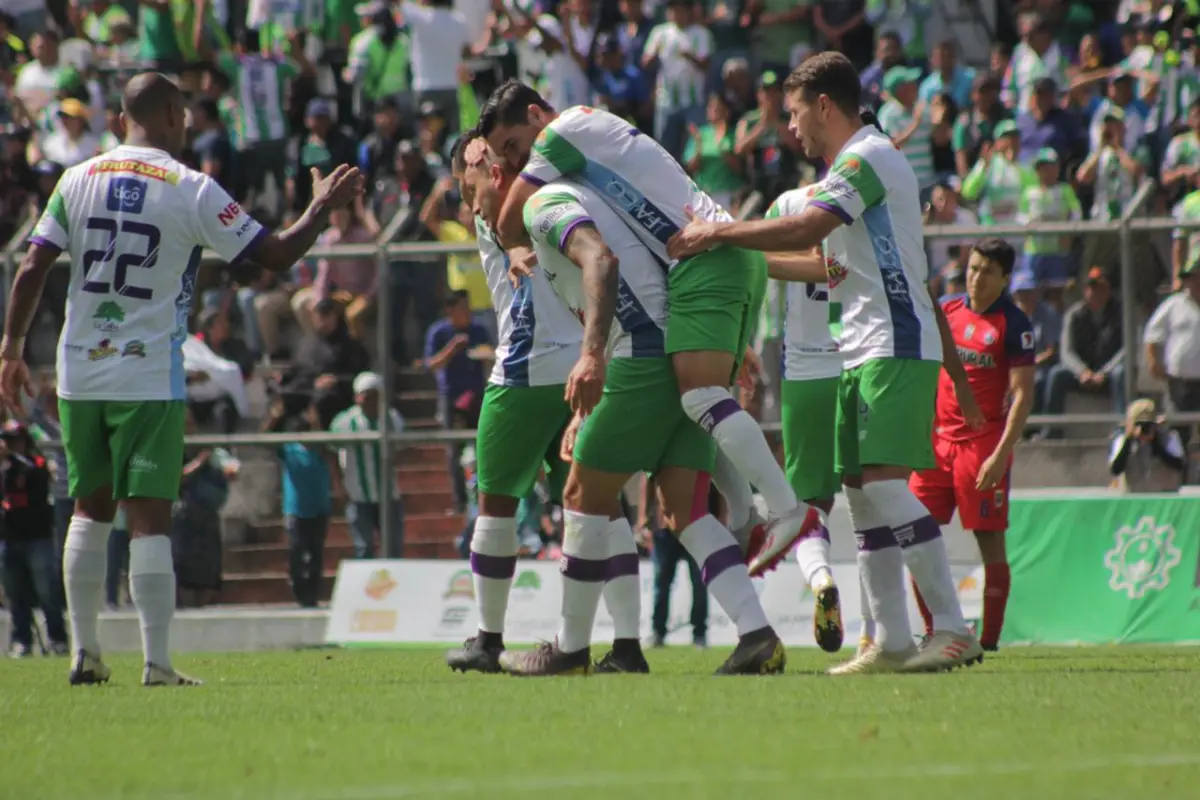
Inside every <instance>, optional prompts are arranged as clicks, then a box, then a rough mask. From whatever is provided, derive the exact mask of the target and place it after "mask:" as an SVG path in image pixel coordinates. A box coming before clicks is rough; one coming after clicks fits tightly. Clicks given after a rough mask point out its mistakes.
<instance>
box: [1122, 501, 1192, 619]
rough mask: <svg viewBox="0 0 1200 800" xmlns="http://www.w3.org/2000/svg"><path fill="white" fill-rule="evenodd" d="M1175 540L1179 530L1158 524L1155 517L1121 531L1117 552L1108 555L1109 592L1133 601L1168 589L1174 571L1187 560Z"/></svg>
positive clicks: (1144, 518)
mask: <svg viewBox="0 0 1200 800" xmlns="http://www.w3.org/2000/svg"><path fill="white" fill-rule="evenodd" d="M1174 538H1175V529H1174V528H1172V527H1171V526H1170V525H1159V524H1157V523H1156V522H1155V521H1154V517H1142V518H1141V519H1140V520H1138V523H1137V525H1135V526H1134V527H1132V528H1131V527H1129V526H1128V525H1125V526H1122V527H1121V528H1120V529H1118V530H1117V533H1116V536H1115V543H1114V545H1113V548H1112V549H1111V550H1109V551H1108V552H1107V553H1106V554H1105V555H1104V566H1106V567H1108V569H1109V570H1110V571H1111V572H1112V575H1111V576H1110V577H1109V579H1108V586H1109V588H1110V589H1112V590H1113V591H1114V592H1124V593H1125V594H1126V595H1128V596H1129V598H1130V599H1131V600H1136V599H1138V598H1139V597H1142V596H1143V595H1144V594H1146V592H1148V591H1151V590H1154V591H1161V590H1163V589H1165V588H1167V585H1168V584H1169V583H1170V582H1171V569H1172V568H1173V567H1175V566H1176V565H1178V564H1179V561H1180V559H1182V558H1183V552H1182V551H1181V550H1180V549H1179V548H1178V547H1176V546H1175V545H1174V544H1173V540H1174Z"/></svg>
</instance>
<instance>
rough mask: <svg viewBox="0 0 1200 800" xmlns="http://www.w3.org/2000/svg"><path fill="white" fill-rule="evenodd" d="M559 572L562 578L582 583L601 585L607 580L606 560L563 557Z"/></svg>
mask: <svg viewBox="0 0 1200 800" xmlns="http://www.w3.org/2000/svg"><path fill="white" fill-rule="evenodd" d="M559 571H560V572H562V574H563V577H564V578H570V579H571V580H573V581H580V582H582V583H603V582H604V581H605V580H607V579H608V559H607V558H601V559H591V558H580V557H579V556H568V555H563V557H562V562H561V564H560V565H559Z"/></svg>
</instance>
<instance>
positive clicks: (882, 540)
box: [854, 527, 896, 553]
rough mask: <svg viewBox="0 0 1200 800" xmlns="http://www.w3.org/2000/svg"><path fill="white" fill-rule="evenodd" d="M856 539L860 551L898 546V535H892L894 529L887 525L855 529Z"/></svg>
mask: <svg viewBox="0 0 1200 800" xmlns="http://www.w3.org/2000/svg"><path fill="white" fill-rule="evenodd" d="M854 541H855V542H856V543H857V544H858V551H859V552H860V553H869V552H872V551H874V550H886V549H887V548H889V547H895V546H896V537H895V536H893V535H892V529H891V528H887V527H884V528H868V529H867V530H865V531H855V532H854Z"/></svg>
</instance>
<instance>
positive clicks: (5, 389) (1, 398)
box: [0, 358, 35, 416]
mask: <svg viewBox="0 0 1200 800" xmlns="http://www.w3.org/2000/svg"><path fill="white" fill-rule="evenodd" d="M23 395H24V396H25V397H30V398H32V397H34V396H35V394H34V388H33V381H32V380H30V377H29V366H28V365H27V364H26V363H25V360H24V359H21V358H11V359H9V358H5V359H3V360H0V405H3V406H4V408H5V409H6V410H7V411H8V412H9V413H10V414H13V415H15V416H24V415H25V409H24V407H23V405H22V404H23V400H24V397H23Z"/></svg>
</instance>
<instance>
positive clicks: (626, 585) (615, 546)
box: [603, 517, 642, 639]
mask: <svg viewBox="0 0 1200 800" xmlns="http://www.w3.org/2000/svg"><path fill="white" fill-rule="evenodd" d="M607 536H608V570H607V573H606V574H607V576H608V580H607V581H606V582H605V584H604V589H603V594H604V606H605V607H606V608H607V609H608V614H609V616H611V617H612V620H613V638H614V639H639V638H640V635H639V634H640V633H641V627H642V587H641V586H640V585H639V583H638V553H637V542H635V541H634V540H633V528H631V527H629V520H627V519H625V518H624V517H621V518H620V519H614V520H613V521H611V522H610V523H609V524H608V534H607Z"/></svg>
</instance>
